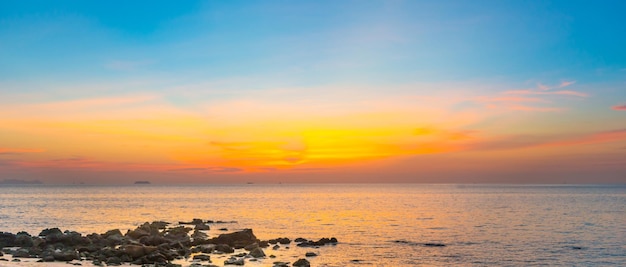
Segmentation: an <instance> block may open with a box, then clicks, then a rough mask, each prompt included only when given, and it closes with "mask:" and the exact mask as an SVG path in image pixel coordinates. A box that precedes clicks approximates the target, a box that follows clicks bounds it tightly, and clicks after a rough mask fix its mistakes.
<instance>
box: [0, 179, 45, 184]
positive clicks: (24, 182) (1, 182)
mask: <svg viewBox="0 0 626 267" xmlns="http://www.w3.org/2000/svg"><path fill="white" fill-rule="evenodd" d="M4 184H6V185H16V184H17V185H23V184H43V183H42V182H40V181H38V180H33V181H27V180H19V179H4V180H2V181H0V185H4Z"/></svg>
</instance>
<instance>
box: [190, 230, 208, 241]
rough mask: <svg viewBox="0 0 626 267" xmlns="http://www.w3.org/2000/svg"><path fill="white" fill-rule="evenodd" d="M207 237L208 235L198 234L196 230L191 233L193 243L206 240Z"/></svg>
mask: <svg viewBox="0 0 626 267" xmlns="http://www.w3.org/2000/svg"><path fill="white" fill-rule="evenodd" d="M208 237H209V235H207V234H205V233H203V232H200V231H198V230H195V231H193V234H191V238H193V240H194V241H197V240H206V239H207V238H208Z"/></svg>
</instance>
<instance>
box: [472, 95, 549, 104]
mask: <svg viewBox="0 0 626 267" xmlns="http://www.w3.org/2000/svg"><path fill="white" fill-rule="evenodd" d="M476 101H477V102H481V103H490V102H504V103H520V102H547V101H546V100H544V99H541V98H536V97H521V96H501V97H486V96H485V97H479V98H476Z"/></svg>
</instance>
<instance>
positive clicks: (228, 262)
mask: <svg viewBox="0 0 626 267" xmlns="http://www.w3.org/2000/svg"><path fill="white" fill-rule="evenodd" d="M244 263H245V261H244V260H243V258H234V257H231V258H229V259H227V260H225V261H224V265H243V264H244Z"/></svg>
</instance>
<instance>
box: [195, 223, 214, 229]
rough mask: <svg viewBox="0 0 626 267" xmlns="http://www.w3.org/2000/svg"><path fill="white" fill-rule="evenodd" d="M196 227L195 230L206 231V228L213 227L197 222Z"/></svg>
mask: <svg viewBox="0 0 626 267" xmlns="http://www.w3.org/2000/svg"><path fill="white" fill-rule="evenodd" d="M194 229H195V230H203V231H206V230H210V229H211V227H209V226H208V225H206V224H196V227H195V228H194Z"/></svg>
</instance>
